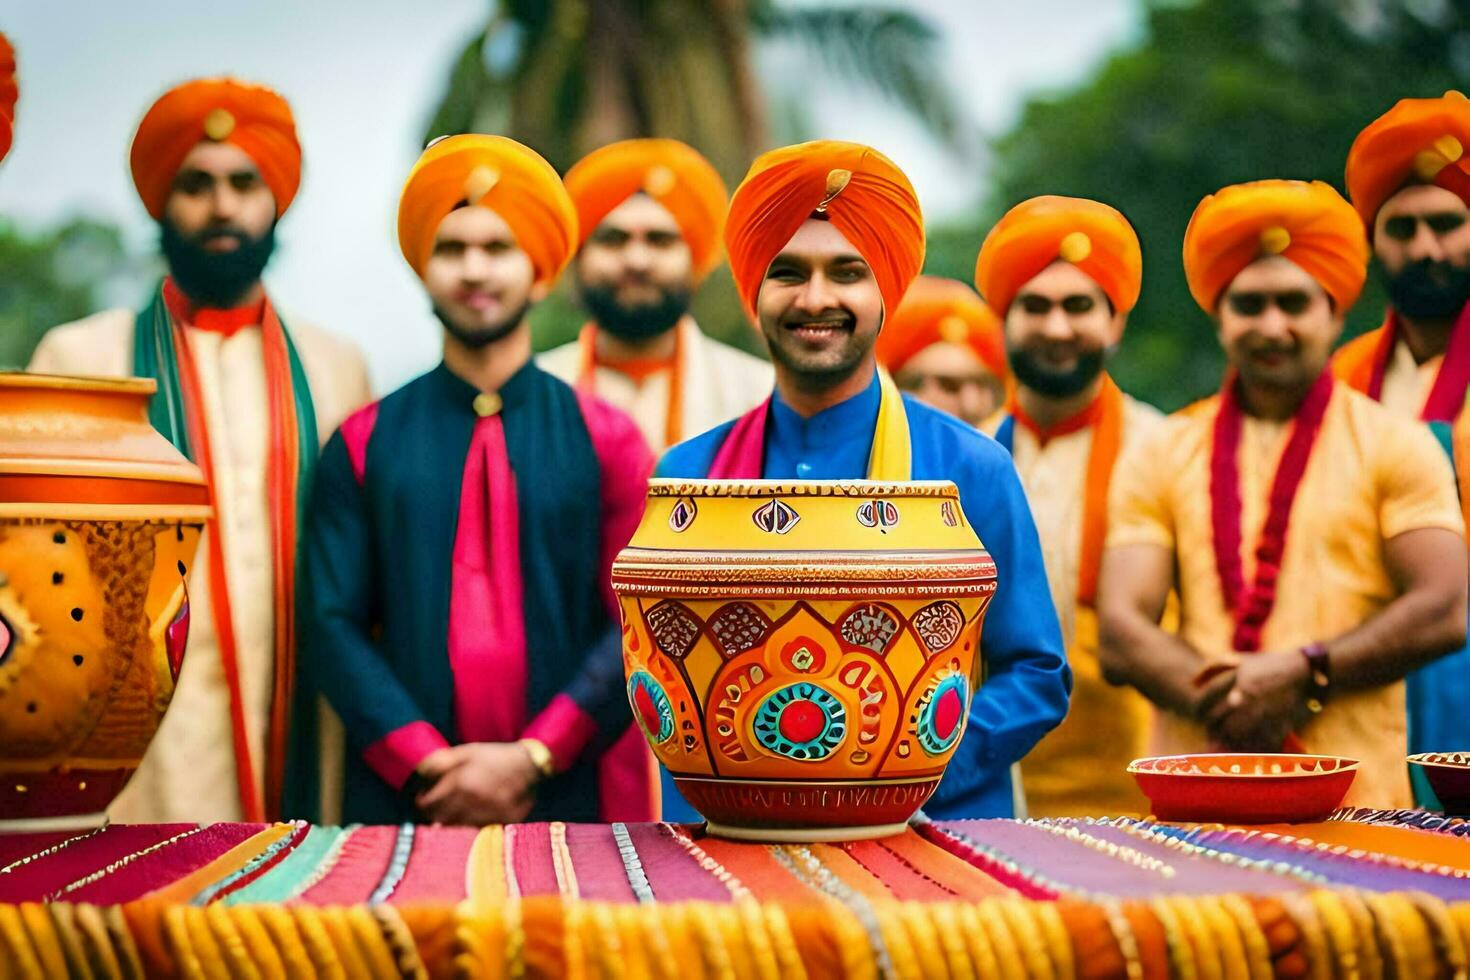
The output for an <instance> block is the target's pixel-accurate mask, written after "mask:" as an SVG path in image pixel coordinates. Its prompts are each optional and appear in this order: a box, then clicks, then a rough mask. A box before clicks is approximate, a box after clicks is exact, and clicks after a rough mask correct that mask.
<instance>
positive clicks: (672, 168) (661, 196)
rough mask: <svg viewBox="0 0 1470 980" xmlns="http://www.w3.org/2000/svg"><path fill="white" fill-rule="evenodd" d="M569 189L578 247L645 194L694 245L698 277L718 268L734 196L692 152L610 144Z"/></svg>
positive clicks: (649, 142)
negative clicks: (625, 205)
mask: <svg viewBox="0 0 1470 980" xmlns="http://www.w3.org/2000/svg"><path fill="white" fill-rule="evenodd" d="M566 186H567V193H568V194H570V195H571V196H572V203H573V204H575V205H576V206H577V223H578V226H579V227H580V229H581V241H579V242H578V246H579V247H580V245H581V244H582V243H584V242H586V241H587V239H588V238H589V237H590V236H591V235H592V232H593V231H595V230H596V229H597V226H598V225H599V224H601V223H602V219H603V218H606V217H607V216H608V214H609V213H610V212H611V211H612V210H613V209H614V208H616V207H617V206H618V205H620V204H622V203H623V202H624V201H626V200H627V199H628V198H630V197H632V196H633V195H634V194H637V193H639V192H640V191H641V192H642V193H644V194H647V195H648V196H649V197H651V198H653V199H654V200H655V201H657V202H658V203H659V204H661V205H663V206H664V207H665V208H667V209H668V212H669V213H670V214H672V215H673V216H674V221H675V222H677V223H678V225H679V231H680V232H681V233H682V234H683V236H684V241H686V242H687V243H688V244H689V252H690V254H691V256H692V257H693V260H694V274H695V277H696V278H699V279H703V278H704V277H705V276H706V275H707V274H708V273H709V271H710V270H711V269H713V268H714V267H715V266H716V265H718V264H719V261H720V232H721V231H722V230H723V228H724V223H725V208H726V207H727V206H728V200H729V193H728V192H727V191H726V190H725V182H724V181H723V180H721V179H720V175H719V174H718V173H716V172H715V168H714V167H712V166H710V163H709V161H708V160H706V159H705V158H704V157H702V156H700V154H699V152H698V151H697V150H695V149H694V148H693V147H691V146H688V145H686V144H684V143H680V142H679V141H678V140H670V139H637V140H623V141H622V142H620V143H610V144H608V145H607V146H604V147H602V148H601V149H598V150H593V151H592V152H591V153H589V154H587V155H586V156H585V157H583V158H582V159H581V160H580V161H578V162H577V164H576V165H575V166H574V167H572V169H571V170H568V171H567V176H566Z"/></svg>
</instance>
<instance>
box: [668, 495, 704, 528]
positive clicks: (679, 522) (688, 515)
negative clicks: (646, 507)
mask: <svg viewBox="0 0 1470 980" xmlns="http://www.w3.org/2000/svg"><path fill="white" fill-rule="evenodd" d="M697 516H699V507H698V506H697V505H696V504H695V503H694V498H693V497H685V498H683V499H682V500H680V501H679V502H678V503H676V504H674V508H673V510H671V511H669V528H670V529H671V530H673V531H675V532H683V531H687V530H689V525H691V524H693V523H694V518H695V517H697Z"/></svg>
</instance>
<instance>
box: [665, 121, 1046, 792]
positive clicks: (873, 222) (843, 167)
mask: <svg viewBox="0 0 1470 980" xmlns="http://www.w3.org/2000/svg"><path fill="white" fill-rule="evenodd" d="M725 244H726V247H727V249H728V251H729V255H730V266H731V270H732V271H733V272H734V275H735V283H736V287H737V289H738V290H739V292H740V296H741V300H742V302H743V304H744V306H745V309H746V312H747V314H748V315H750V316H751V318H752V319H754V320H755V321H756V322H757V323H758V324H759V325H760V328H761V331H762V333H763V334H764V335H765V337H766V341H767V342H768V344H769V345H770V349H771V356H772V360H773V361H774V363H775V367H776V390H775V391H774V393H773V394H772V396H771V397H770V398H769V399H768V400H767V401H766V402H764V403H763V404H762V405H761V406H759V407H758V408H756V409H755V410H754V411H752V412H751V413H750V414H748V415H746V416H744V417H742V418H740V419H737V420H735V421H733V422H728V423H726V424H724V425H721V426H719V427H717V428H715V429H711V430H710V431H709V432H706V433H704V434H703V435H701V436H697V437H696V438H694V439H691V440H689V441H687V442H684V443H681V444H680V445H678V446H675V447H674V448H672V449H670V450H669V451H668V453H667V454H666V455H665V456H664V457H663V460H662V461H661V463H660V464H659V468H658V474H657V475H659V476H667V477H685V478H700V477H712V478H754V477H765V478H773V479H791V478H798V479H809V480H835V479H862V478H864V477H876V476H879V475H881V476H883V477H884V478H895V477H896V478H899V479H914V480H951V481H953V482H954V483H955V484H956V485H957V486H958V487H959V490H960V501H961V504H962V505H963V506H964V508H965V516H966V517H967V518H968V519H969V521H970V524H971V525H972V526H973V527H974V528H975V531H976V532H977V533H978V534H979V536H980V540H981V542H982V543H983V544H984V545H985V547H986V548H987V549H988V550H989V551H990V553H991V555H992V556H993V558H994V559H995V563H996V569H997V574H998V576H999V580H1000V581H999V587H998V588H997V590H996V594H995V598H994V600H993V601H992V602H991V605H990V607H989V611H988V613H987V615H986V620H985V626H984V629H983V632H982V634H981V653H982V656H983V657H984V662H985V681H984V684H983V685H982V686H981V687H980V688H979V690H978V691H977V692H976V694H975V697H974V699H973V701H972V703H971V706H970V714H969V727H968V729H967V731H966V733H965V736H964V738H963V740H962V741H961V743H960V747H959V749H958V750H957V751H956V753H955V755H954V757H953V759H952V761H951V762H950V764H949V768H948V770H947V771H946V773H945V776H944V779H943V781H942V782H941V783H940V784H939V788H938V789H937V790H936V791H935V793H934V796H933V797H932V798H931V799H930V800H929V802H928V804H927V805H926V806H925V810H926V812H927V813H929V815H931V816H935V817H943V818H958V817H1006V816H1011V815H1012V813H1013V797H1012V787H1011V777H1010V769H1011V765H1012V764H1013V763H1015V762H1017V761H1018V760H1019V759H1020V758H1021V757H1022V756H1024V755H1025V754H1026V753H1027V752H1028V751H1029V750H1030V749H1031V747H1032V746H1033V745H1035V744H1036V742H1037V741H1038V740H1040V738H1041V737H1042V736H1043V735H1045V734H1046V733H1047V732H1048V731H1050V730H1051V729H1052V728H1053V727H1055V726H1056V725H1057V723H1058V722H1060V721H1061V720H1062V718H1063V716H1065V715H1066V713H1067V698H1068V693H1069V691H1070V689H1071V673H1070V671H1069V669H1068V667H1067V661H1066V657H1065V654H1064V652H1063V645H1062V637H1061V629H1060V627H1059V626H1058V624H1057V615H1056V610H1055V609H1054V608H1053V606H1052V600H1051V591H1050V589H1049V587H1048V586H1047V579H1046V570H1045V568H1044V567H1043V564H1042V557H1041V547H1040V544H1039V542H1038V540H1037V536H1036V527H1035V524H1034V523H1033V522H1032V519H1031V512H1030V510H1029V509H1028V507H1027V504H1026V497H1025V494H1024V493H1023V491H1022V489H1021V484H1020V480H1019V479H1018V478H1017V476H1016V471H1015V467H1014V466H1013V465H1012V463H1011V459H1010V456H1009V455H1008V454H1007V453H1006V451H1005V450H1004V449H1002V448H1001V447H1000V446H999V445H998V444H997V443H996V442H995V441H994V440H993V439H991V438H990V437H988V436H985V435H982V434H981V433H979V432H977V431H976V430H974V429H973V428H971V427H970V426H968V425H966V424H965V423H963V422H961V421H959V420H958V419H956V418H953V417H951V416H949V415H946V414H944V413H943V412H940V411H938V410H936V409H932V408H929V407H928V406H926V405H924V404H922V403H921V402H919V401H917V400H915V399H912V398H908V397H906V396H901V395H900V394H899V393H898V392H897V390H896V389H895V388H894V386H893V383H892V382H891V381H890V380H889V379H888V378H887V377H886V376H884V375H880V373H879V372H878V369H877V366H876V361H875V359H874V354H873V346H874V343H875V341H876V338H877V335H878V330H879V328H880V326H881V324H882V320H883V313H884V311H885V310H889V309H893V308H895V307H896V306H897V304H898V301H899V300H900V299H901V298H902V296H903V293H904V290H906V289H907V288H908V285H909V283H910V282H911V281H912V280H913V278H914V277H915V276H916V275H917V274H918V272H919V269H920V267H921V266H922V264H923V255H924V229H923V221H922V218H921V216H920V212H919V205H918V201H917V199H916V197H915V195H914V191H913V188H912V186H910V184H909V181H908V179H907V178H906V177H905V176H904V174H903V173H902V172H901V171H900V170H899V169H898V168H897V167H896V166H895V165H894V164H893V163H892V162H891V161H889V160H888V159H887V158H886V157H884V156H883V155H882V154H880V153H878V152H877V151H876V150H873V149H871V148H869V147H865V146H859V145H856V144H852V143H840V142H818V143H806V144H801V145H799V146H793V147H786V148H784V149H780V150H775V151H772V152H770V153H767V154H765V155H764V156H762V157H761V158H759V159H758V160H756V162H755V164H754V165H753V166H752V167H751V170H750V173H749V174H748V175H747V176H746V178H745V182H744V183H742V184H741V186H740V188H739V189H738V190H737V191H736V192H735V196H734V198H733V199H732V201H731V205H730V215H729V218H728V221H727V224H726V230H725ZM900 416H901V417H902V419H903V420H904V422H905V424H902V425H897V426H895V425H894V424H892V420H895V419H897V418H899V417H900ZM895 431H897V432H899V433H903V432H906V434H907V441H906V442H905V441H904V440H903V439H902V437H901V436H900V437H899V438H893V436H892V434H893V433H894V432H895ZM663 799H664V804H663V812H664V816H665V818H666V819H695V818H694V816H693V812H692V810H690V809H689V808H688V805H687V803H685V802H684V801H683V800H682V799H681V798H680V797H679V796H678V794H677V791H676V790H675V789H674V787H673V784H672V781H671V780H670V779H669V778H668V776H667V773H665V778H664V781H663Z"/></svg>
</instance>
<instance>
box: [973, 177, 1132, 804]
mask: <svg viewBox="0 0 1470 980" xmlns="http://www.w3.org/2000/svg"><path fill="white" fill-rule="evenodd" d="M1142 276H1143V256H1142V255H1141V254H1140V252H1139V246H1138V236H1137V235H1136V234H1135V233H1134V231H1133V226H1132V225H1130V224H1129V223H1128V219H1127V218H1125V217H1123V215H1122V214H1121V213H1119V212H1118V211H1117V210H1116V209H1115V208H1111V207H1109V206H1108V205H1106V204H1102V203H1100V202H1098V201H1090V200H1085V199H1082V198H1072V197H1054V196H1048V197H1036V198H1032V199H1030V200H1028V201H1022V202H1021V203H1020V204H1018V205H1016V206H1015V207H1014V208H1011V210H1009V211H1007V212H1006V214H1005V217H1003V218H1001V219H1000V221H999V222H998V223H997V224H996V226H995V227H994V228H992V229H991V230H990V234H988V235H987V236H986V237H985V242H984V243H983V244H982V245H981V246H980V256H979V258H978V259H977V261H976V263H975V285H976V286H977V287H978V288H979V289H980V292H981V293H982V294H984V296H985V298H986V299H987V300H988V301H989V302H990V303H991V304H993V306H994V308H995V310H996V312H997V313H998V314H999V315H1000V316H1002V317H1004V318H1005V328H1004V329H1005V342H1006V350H1007V354H1008V356H1009V359H1010V364H1011V370H1012V372H1013V374H1014V378H1015V382H1014V385H1015V386H1014V392H1013V394H1012V397H1011V400H1010V402H1009V404H1007V406H1006V410H1005V413H1004V414H1003V415H1002V416H1000V417H999V418H998V419H997V420H996V425H995V438H996V440H997V441H998V442H999V443H1000V444H1001V445H1002V446H1004V447H1005V448H1006V449H1007V450H1009V451H1010V453H1011V456H1012V458H1013V459H1014V460H1015V463H1016V472H1017V473H1019V474H1020V477H1021V485H1022V486H1023V487H1025V488H1026V499H1027V500H1028V501H1029V502H1030V504H1031V513H1032V515H1033V516H1034V517H1035V518H1036V530H1037V532H1038V533H1039V534H1040V536H1041V550H1042V554H1043V555H1044V556H1045V559H1046V577H1047V583H1048V584H1049V585H1050V587H1051V595H1052V601H1053V602H1055V603H1056V607H1057V618H1058V619H1059V620H1060V621H1061V624H1062V635H1063V636H1064V637H1065V638H1066V641H1067V662H1068V663H1069V664H1070V665H1071V667H1072V677H1073V682H1074V683H1073V687H1072V701H1071V704H1070V706H1069V710H1068V712H1067V717H1066V719H1065V720H1064V721H1063V722H1062V724H1061V725H1059V726H1057V728H1056V730H1055V731H1053V732H1051V733H1050V734H1048V735H1047V736H1046V738H1044V739H1042V740H1041V743H1040V744H1039V745H1037V746H1036V748H1035V749H1034V750H1033V751H1032V752H1031V754H1030V755H1028V756H1027V757H1026V758H1025V760H1024V761H1023V762H1022V763H1021V783H1022V787H1023V788H1024V790H1025V795H1026V803H1027V806H1028V808H1029V810H1030V813H1031V814H1032V815H1033V816H1041V817H1060V816H1089V815H1093V814H1101V813H1131V812H1139V811H1141V810H1142V808H1143V807H1144V806H1145V805H1146V804H1145V803H1144V801H1143V797H1142V796H1141V795H1140V794H1139V792H1138V788H1137V786H1135V785H1134V782H1133V780H1132V778H1131V777H1129V776H1128V774H1127V771H1126V770H1127V767H1128V763H1129V762H1131V761H1132V760H1134V759H1136V758H1138V757H1139V756H1141V755H1143V754H1144V752H1143V749H1144V746H1145V744H1146V743H1145V736H1146V735H1147V732H1148V720H1149V714H1148V704H1147V702H1145V701H1144V700H1143V698H1142V697H1140V696H1139V695H1138V693H1137V692H1136V691H1133V690H1130V689H1128V688H1121V687H1115V686H1113V685H1111V684H1109V683H1107V681H1105V680H1104V679H1103V676H1102V670H1101V667H1100V665H1099V663H1098V651H1097V642H1098V634H1097V612H1096V609H1095V601H1096V595H1097V578H1098V567H1099V564H1100V562H1101V560H1102V550H1103V542H1104V541H1105V540H1106V536H1107V526H1108V524H1107V517H1108V492H1109V488H1110V486H1111V484H1112V481H1113V475H1114V470H1115V468H1116V466H1117V462H1118V458H1119V456H1120V454H1121V453H1122V452H1123V450H1124V449H1125V448H1126V447H1127V446H1129V445H1131V444H1133V443H1136V442H1138V441H1139V440H1140V439H1142V438H1145V437H1146V436H1147V435H1148V433H1150V432H1152V431H1153V430H1154V428H1156V427H1157V426H1158V424H1159V422H1160V420H1161V419H1160V416H1159V412H1158V410H1157V409H1155V408H1152V407H1151V406H1149V405H1145V404H1143V403H1141V402H1138V401H1135V400H1134V399H1132V398H1130V397H1128V396H1127V395H1125V394H1123V392H1122V390H1121V389H1119V387H1118V385H1117V384H1116V383H1115V382H1114V381H1113V379H1112V377H1111V376H1110V375H1109V374H1108V371H1107V365H1108V364H1109V362H1110V361H1111V359H1112V357H1113V355H1114V354H1115V353H1116V351H1117V350H1118V347H1119V344H1120V343H1121V341H1122V339H1123V330H1124V327H1125V326H1126V325H1127V322H1128V314H1129V312H1130V311H1131V310H1132V309H1133V306H1134V304H1135V303H1137V302H1138V296H1139V293H1140V291H1141V289H1142V286H1143V280H1142Z"/></svg>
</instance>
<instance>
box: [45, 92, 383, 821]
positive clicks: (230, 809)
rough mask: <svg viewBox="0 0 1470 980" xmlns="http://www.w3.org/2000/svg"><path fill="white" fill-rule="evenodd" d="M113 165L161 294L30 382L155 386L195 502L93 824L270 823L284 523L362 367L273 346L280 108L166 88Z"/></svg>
mask: <svg viewBox="0 0 1470 980" xmlns="http://www.w3.org/2000/svg"><path fill="white" fill-rule="evenodd" d="M131 165H132V173H133V180H134V183H135V184H136V186H137V189H138V195H139V197H141V198H142V201H143V205H144V207H145V208H147V210H148V213H149V214H150V215H152V216H153V218H154V219H155V220H156V221H157V222H158V226H159V233H160V243H161V246H162V250H163V255H164V259H165V260H166V262H167V265H168V275H167V277H166V278H165V279H164V280H163V281H162V283H160V284H159V285H158V286H157V288H155V289H154V291H153V295H152V298H151V300H150V301H149V304H148V305H147V306H146V307H145V308H144V310H143V311H142V312H141V313H134V312H133V311H130V310H110V311H107V312H104V313H99V314H97V315H95V316H91V317H88V318H87V319H85V320H81V321H78V322H77V323H73V324H68V325H66V326H62V327H57V328H56V329H54V330H52V331H50V332H49V333H47V334H46V336H45V337H44V338H43V339H42V340H41V343H40V346H38V347H37V348H36V352H35V354H34V356H33V358H32V361H31V365H30V366H31V369H32V370H35V371H45V372H49V373H56V374H90V375H121V376H126V375H138V376H142V377H151V378H153V379H155V380H156V381H157V383H158V388H159V394H158V395H157V396H156V397H154V399H153V401H152V403H151V405H150V417H151V420H152V422H153V425H154V426H155V427H156V428H157V429H158V430H159V431H161V432H162V433H163V434H164V435H166V436H168V437H169V439H171V440H172V441H173V443H174V444H175V445H176V446H178V447H179V448H180V449H181V450H182V451H183V452H184V453H185V454H187V455H188V456H189V457H190V458H192V459H193V460H194V461H195V462H196V463H198V464H199V466H200V467H201V468H202V469H203V471H204V473H205V475H206V477H207V478H208V480H209V482H210V486H211V490H212V492H213V499H214V501H215V516H214V518H213V520H212V521H211V522H210V524H209V527H208V531H209V533H208V534H207V535H206V536H205V544H204V549H203V550H202V551H201V554H200V559H201V560H200V562H199V565H198V566H197V567H196V568H195V569H191V570H190V573H191V574H190V576H189V595H190V597H191V600H192V601H193V602H194V604H195V608H194V611H193V630H192V634H191V636H190V637H189V654H188V664H189V666H188V667H187V668H186V669H185V670H184V672H183V674H182V675H181V677H180V681H179V688H178V691H177V693H176V694H175V696H174V699H173V708H172V709H171V710H170V711H169V713H168V716H167V717H166V718H165V719H164V722H163V728H162V730H161V731H160V732H159V736H158V738H157V739H156V740H155V741H154V744H153V748H152V749H151V750H150V751H149V753H148V757H147V758H146V759H145V760H144V761H143V765H142V766H141V767H140V768H139V769H138V773H137V775H136V776H135V777H134V779H133V780H132V783H131V784H130V785H129V786H128V788H127V789H126V790H125V791H124V792H123V794H122V795H121V796H120V797H119V798H118V802H117V803H116V804H115V805H114V808H113V810H112V817H113V819H116V820H121V821H125V822H171V821H181V820H182V821H208V820H241V819H244V820H262V819H267V818H275V817H278V816H279V815H280V812H281V805H282V793H283V790H284V778H285V758H286V755H287V746H288V742H289V739H291V738H295V737H297V736H298V735H307V734H310V730H311V729H312V727H314V726H312V725H309V724H304V725H298V724H297V722H299V721H302V719H307V720H310V719H314V717H315V710H314V708H313V710H312V711H310V712H306V711H300V712H294V713H293V704H294V701H295V699H294V686H295V680H294V679H295V665H296V653H295V636H296V631H295V622H294V614H295V613H294V611H295V608H296V605H295V591H296V589H295V575H296V567H295V555H296V541H297V537H298V535H299V533H300V528H299V527H298V526H297V514H298V512H299V511H298V507H299V506H304V502H305V501H304V496H305V493H306V489H307V488H308V487H309V486H310V482H311V481H310V476H311V471H312V469H313V468H314V466H315V463H316V457H317V453H318V450H319V449H320V446H321V441H322V440H324V439H325V438H326V436H327V435H329V434H330V433H331V432H332V430H333V429H334V428H336V426H337V424H338V423H340V422H341V421H342V420H343V419H344V418H346V416H347V414H348V413H349V412H351V411H352V410H353V409H356V408H357V407H359V406H360V405H362V404H363V403H364V402H365V401H367V399H368V398H369V396H370V392H369V388H368V378H367V370H366V366H365V365H364V363H363V360H362V357H361V355H360V354H359V353H358V351H357V349H356V348H355V347H354V346H352V345H351V344H349V343H347V342H346V341H344V340H341V339H339V338H338V337H337V336H335V335H333V334H329V333H325V332H322V331H319V330H316V329H313V328H311V327H309V326H305V325H302V324H300V323H294V322H293V323H292V324H291V327H290V328H289V329H288V328H287V327H286V326H285V324H284V323H282V320H281V317H280V316H279V315H278V313H277V310H276V307H275V305H274V304H273V303H272V301H271V299H270V297H269V296H268V295H267V292H266V289H265V286H264V284H263V283H262V282H261V274H262V272H263V270H264V269H265V266H266V263H267V262H268V261H269V259H270V256H271V253H272V250H273V249H274V247H275V229H276V224H277V222H278V221H279V219H280V218H281V216H282V215H284V214H285V213H286V209H287V207H288V206H289V205H290V203H291V201H292V200H293V199H294V198H295V196H296V190H297V186H298V184H299V182H300V175H301V150H300V146H299V144H298V143H297V140H296V129H295V125H294V123H293V121H292V116H291V109H290V106H288V105H287V104H286V101H285V100H284V99H282V98H281V96H280V95H278V94H276V93H275V92H274V91H272V90H270V89H268V88H265V87H263V86H260V85H255V84H252V83H249V82H243V81H239V80H237V79H232V78H211V79H199V80H196V81H191V82H185V83H184V84H182V85H179V86H177V87H176V88H173V89H171V90H169V91H168V92H166V93H165V94H164V95H163V97H162V98H160V99H159V100H158V101H157V102H155V103H154V104H153V106H152V107H151V108H150V109H149V110H148V112H147V114H146V115H145V116H144V117H143V121H142V122H141V123H140V124H139V126H138V131H137V134H136V136H135V137H134V139H133V147H132V154H131ZM308 715H309V716H310V718H307V716H308Z"/></svg>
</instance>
